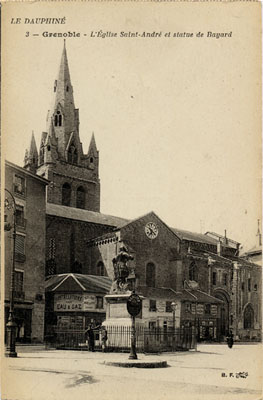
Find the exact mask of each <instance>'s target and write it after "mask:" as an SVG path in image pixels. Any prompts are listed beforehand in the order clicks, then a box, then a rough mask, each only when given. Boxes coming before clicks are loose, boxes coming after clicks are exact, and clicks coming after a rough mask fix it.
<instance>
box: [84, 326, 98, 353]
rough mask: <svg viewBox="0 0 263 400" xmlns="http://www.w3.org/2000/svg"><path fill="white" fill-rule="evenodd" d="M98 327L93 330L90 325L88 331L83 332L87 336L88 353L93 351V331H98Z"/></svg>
mask: <svg viewBox="0 0 263 400" xmlns="http://www.w3.org/2000/svg"><path fill="white" fill-rule="evenodd" d="M99 327H100V325H98V326H95V327H94V328H93V326H92V324H89V326H88V329H87V330H86V331H85V334H86V335H87V340H88V347H89V351H95V336H94V331H95V330H96V329H98V328H99Z"/></svg>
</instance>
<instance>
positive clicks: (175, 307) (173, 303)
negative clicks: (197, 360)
mask: <svg viewBox="0 0 263 400" xmlns="http://www.w3.org/2000/svg"><path fill="white" fill-rule="evenodd" d="M177 305H178V304H177V303H175V302H174V301H173V302H172V304H171V306H172V310H173V350H175V311H176V309H177Z"/></svg>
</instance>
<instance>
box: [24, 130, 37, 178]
mask: <svg viewBox="0 0 263 400" xmlns="http://www.w3.org/2000/svg"><path fill="white" fill-rule="evenodd" d="M37 165H38V152H37V145H36V140H35V135H34V132H32V135H31V140H30V145H29V148H28V149H26V153H25V159H24V168H26V169H28V170H29V171H31V172H34V173H35V172H36V168H37Z"/></svg>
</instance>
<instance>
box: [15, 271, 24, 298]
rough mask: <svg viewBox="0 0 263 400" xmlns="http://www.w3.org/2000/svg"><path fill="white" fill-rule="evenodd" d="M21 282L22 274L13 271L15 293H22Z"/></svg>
mask: <svg viewBox="0 0 263 400" xmlns="http://www.w3.org/2000/svg"><path fill="white" fill-rule="evenodd" d="M23 282H24V272H22V271H15V276H14V289H15V292H17V293H21V292H23Z"/></svg>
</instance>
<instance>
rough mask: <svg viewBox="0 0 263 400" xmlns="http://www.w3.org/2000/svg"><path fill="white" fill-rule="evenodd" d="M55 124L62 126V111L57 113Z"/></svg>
mask: <svg viewBox="0 0 263 400" xmlns="http://www.w3.org/2000/svg"><path fill="white" fill-rule="evenodd" d="M55 126H62V115H61V113H60V111H57V113H56V114H55Z"/></svg>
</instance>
